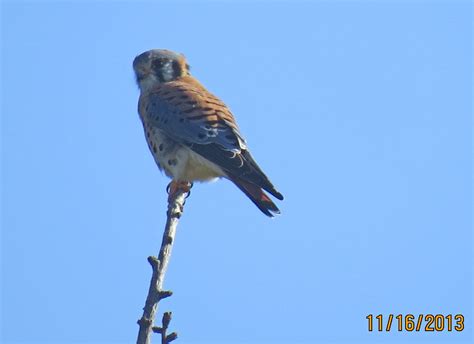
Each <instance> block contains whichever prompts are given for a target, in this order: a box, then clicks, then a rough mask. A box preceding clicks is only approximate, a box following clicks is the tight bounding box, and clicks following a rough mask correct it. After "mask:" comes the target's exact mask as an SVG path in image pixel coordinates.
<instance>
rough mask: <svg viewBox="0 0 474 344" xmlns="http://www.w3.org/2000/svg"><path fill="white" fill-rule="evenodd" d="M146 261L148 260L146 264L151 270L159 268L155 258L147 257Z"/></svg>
mask: <svg viewBox="0 0 474 344" xmlns="http://www.w3.org/2000/svg"><path fill="white" fill-rule="evenodd" d="M147 260H148V263H150V265H151V268H152V269H153V271H156V270H158V269H159V268H160V261H159V259H158V258H156V257H155V256H149V257H148V258H147Z"/></svg>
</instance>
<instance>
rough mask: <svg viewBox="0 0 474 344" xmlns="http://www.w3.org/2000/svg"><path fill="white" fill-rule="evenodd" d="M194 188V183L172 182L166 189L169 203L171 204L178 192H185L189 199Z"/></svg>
mask: <svg viewBox="0 0 474 344" xmlns="http://www.w3.org/2000/svg"><path fill="white" fill-rule="evenodd" d="M192 187H193V183H190V182H187V181H182V180H172V181H171V182H170V183H169V184H168V186H167V187H166V191H167V192H168V202H171V200H172V199H173V198H174V196H175V195H176V193H177V192H178V191H182V192H185V193H186V194H187V195H186V198H188V197H189V195H190V194H191V188H192Z"/></svg>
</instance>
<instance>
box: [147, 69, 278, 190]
mask: <svg viewBox="0 0 474 344" xmlns="http://www.w3.org/2000/svg"><path fill="white" fill-rule="evenodd" d="M139 110H140V113H141V114H142V116H144V117H145V118H146V119H147V121H149V122H150V124H152V125H153V126H155V127H156V128H158V129H160V130H162V131H163V132H164V133H165V134H166V135H167V136H168V137H170V138H172V139H173V140H175V141H176V142H178V143H181V144H183V145H186V146H188V147H189V148H190V149H192V150H193V151H195V152H196V153H198V154H200V155H201V156H203V157H204V158H206V159H208V160H209V161H211V162H213V163H214V164H216V165H218V166H219V167H220V168H222V169H223V170H224V171H225V172H226V174H227V175H228V176H229V177H237V178H239V179H242V180H244V181H247V182H250V183H252V184H255V185H257V186H260V187H262V188H263V189H265V190H267V191H268V192H270V193H271V194H272V195H274V196H275V197H276V198H278V199H283V196H282V195H281V194H280V193H279V192H278V191H276V190H275V188H274V186H273V185H272V183H271V182H270V181H269V180H268V178H267V176H265V174H264V173H263V171H262V170H261V169H260V168H259V167H258V165H257V163H256V162H255V160H254V159H253V158H252V156H251V155H250V153H249V152H248V150H247V146H246V144H245V140H244V139H243V137H242V135H241V134H240V132H239V129H238V127H237V124H236V122H235V119H234V116H233V115H232V113H231V112H230V110H229V109H228V108H227V106H226V105H225V104H224V103H223V102H222V101H220V100H219V99H218V98H217V97H215V96H214V95H212V94H211V93H209V92H208V91H207V90H206V89H205V88H204V87H203V86H201V85H200V84H199V83H198V82H197V81H195V79H193V78H191V77H187V78H182V79H179V80H176V81H172V82H168V83H163V84H160V85H159V86H157V87H155V88H154V89H153V90H152V91H151V92H150V93H149V94H147V95H146V97H143V98H141V100H140V105H139Z"/></svg>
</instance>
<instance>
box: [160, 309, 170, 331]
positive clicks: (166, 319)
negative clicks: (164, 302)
mask: <svg viewBox="0 0 474 344" xmlns="http://www.w3.org/2000/svg"><path fill="white" fill-rule="evenodd" d="M171 315H172V313H171V312H165V313H164V314H163V319H161V323H162V324H163V328H164V329H166V328H168V325H169V324H170V321H171Z"/></svg>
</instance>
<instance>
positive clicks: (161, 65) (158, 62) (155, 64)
mask: <svg viewBox="0 0 474 344" xmlns="http://www.w3.org/2000/svg"><path fill="white" fill-rule="evenodd" d="M165 62H166V61H165V60H163V59H159V60H155V62H154V63H153V65H154V66H155V67H157V68H160V67H163V65H164V64H165Z"/></svg>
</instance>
